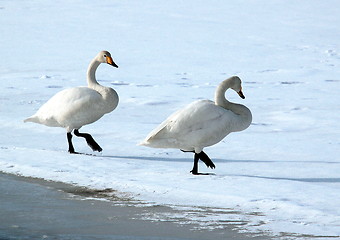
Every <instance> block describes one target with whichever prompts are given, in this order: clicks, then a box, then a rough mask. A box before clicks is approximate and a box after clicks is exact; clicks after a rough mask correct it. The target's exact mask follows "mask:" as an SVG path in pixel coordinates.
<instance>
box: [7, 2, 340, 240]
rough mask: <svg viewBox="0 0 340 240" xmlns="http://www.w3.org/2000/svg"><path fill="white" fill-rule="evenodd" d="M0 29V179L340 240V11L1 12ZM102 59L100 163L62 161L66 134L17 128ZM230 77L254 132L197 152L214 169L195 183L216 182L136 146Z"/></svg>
mask: <svg viewBox="0 0 340 240" xmlns="http://www.w3.org/2000/svg"><path fill="white" fill-rule="evenodd" d="M0 23H1V24H0V32H1V37H0V56H1V57H0V89H1V95H0V151H1V155H0V171H3V172H8V173H15V174H19V175H24V176H34V177H40V178H44V179H48V180H55V181H63V182H68V183H74V184H78V185H82V186H88V187H91V188H112V189H116V190H119V191H121V192H123V193H128V194H130V195H131V196H133V197H134V198H136V199H140V200H145V201H147V202H153V203H156V204H166V205H171V206H176V207H189V208H190V207H192V208H195V207H209V208H211V209H220V211H219V212H218V213H217V214H211V213H210V214H206V215H205V216H204V218H205V219H206V221H207V222H209V220H211V221H215V220H216V219H218V220H220V221H227V220H230V218H232V220H242V221H246V223H247V224H246V225H244V226H243V228H244V230H246V231H251V232H258V231H269V232H270V233H271V234H273V235H276V236H286V235H289V236H293V238H294V237H296V238H299V239H302V238H306V239H309V238H310V237H313V236H319V237H320V238H318V239H328V238H337V237H340V204H339V197H340V157H339V156H340V138H339V134H340V128H339V121H340V104H339V102H340V94H339V90H340V43H339V39H340V30H339V26H340V3H339V2H338V1H336V0H329V1H316V0H315V1H314V0H313V1H307V0H301V1H293V0H285V1H284V0H277V1H264V0H263V1H262V0H255V1H242V0H238V1H218V0H213V1H193V0H188V1H180V0H174V1H167V2H164V1H154V0H148V1H109V0H104V1H99V2H98V1H97V2H89V1H83V0H77V1H72V2H69V1H65V0H62V1H42V0H36V1H18V0H5V1H1V2H0ZM104 49H105V50H109V51H110V52H111V54H112V56H113V59H114V60H115V62H116V63H117V65H118V66H119V68H118V69H115V68H112V67H110V66H108V65H105V66H103V65H102V66H100V67H99V69H98V71H97V79H99V80H101V81H100V82H101V83H102V84H103V85H106V86H112V87H113V88H115V89H116V90H117V92H118V94H119V96H120V100H121V101H120V104H119V105H118V108H117V109H116V110H115V111H114V112H112V113H110V114H109V115H106V116H104V117H103V118H102V119H101V120H99V121H98V122H96V123H94V124H92V125H89V126H85V127H83V128H82V131H83V132H89V133H91V134H92V135H93V137H94V138H95V139H96V141H97V142H98V143H99V144H100V145H101V147H102V148H103V149H104V151H103V152H102V153H100V154H95V155H96V156H86V155H69V154H68V153H67V141H66V133H65V131H64V130H63V129H59V128H48V127H45V126H42V125H37V124H29V123H26V124H24V123H23V121H22V120H23V119H24V118H26V117H28V116H30V115H32V114H33V113H34V112H35V111H36V110H37V109H38V108H39V107H40V106H41V105H42V104H43V103H44V102H46V101H47V100H48V99H49V98H50V97H51V96H53V95H54V94H55V93H56V92H58V91H60V90H62V89H65V88H68V87H74V86H79V85H85V84H86V82H85V76H86V69H87V66H88V64H89V62H90V61H91V59H92V58H93V57H94V56H95V55H96V54H97V52H99V51H100V50H104ZM232 75H238V76H239V77H240V78H241V79H242V80H243V92H244V94H245V96H246V99H245V100H242V99H240V98H239V97H238V96H237V94H235V93H234V92H230V93H229V92H228V93H227V94H226V95H227V98H229V99H230V100H231V101H234V102H238V103H241V104H244V105H246V106H247V107H249V108H250V109H251V111H252V113H253V124H252V125H251V126H250V127H249V128H248V129H247V130H245V131H243V132H239V133H233V134H231V135H229V136H228V137H227V138H225V139H224V140H223V141H222V142H221V143H219V144H217V145H215V146H213V147H210V148H206V149H205V151H206V153H207V154H208V155H209V156H210V157H211V159H212V160H213V161H214V163H215V165H216V169H215V170H208V169H206V168H205V166H204V164H202V163H201V164H200V165H199V170H200V171H201V172H213V173H215V175H209V176H193V175H191V174H189V171H190V170H191V168H192V164H193V156H192V154H190V153H182V152H180V151H176V150H170V149H169V150H167V149H152V148H145V147H140V146H137V143H138V142H139V141H141V140H142V139H144V137H145V136H146V135H147V134H148V133H149V132H150V131H151V130H152V129H153V128H154V127H155V126H157V125H158V124H159V123H160V122H162V121H163V120H164V119H165V118H166V117H167V116H169V114H171V113H173V112H174V111H175V110H177V109H179V108H181V107H183V106H185V105H187V104H189V103H190V102H192V101H194V100H197V99H213V94H214V91H215V87H216V86H217V85H218V84H219V82H221V81H222V80H224V79H226V78H227V77H230V76H232ZM74 144H75V149H76V150H77V151H80V152H85V153H91V150H90V148H89V147H88V146H87V145H86V143H85V141H84V140H83V139H78V138H74ZM0 200H1V197H0ZM230 209H232V210H235V212H237V214H234V215H233V216H231V215H230V214H221V211H222V212H223V211H228V210H230ZM201 217H202V216H201Z"/></svg>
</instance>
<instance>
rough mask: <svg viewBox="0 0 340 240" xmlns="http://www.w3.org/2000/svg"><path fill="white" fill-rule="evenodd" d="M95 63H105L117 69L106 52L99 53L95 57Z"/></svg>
mask: <svg viewBox="0 0 340 240" xmlns="http://www.w3.org/2000/svg"><path fill="white" fill-rule="evenodd" d="M96 58H97V61H98V62H100V63H107V64H109V65H111V66H113V67H116V68H118V66H117V64H116V63H115V62H114V61H113V59H112V57H111V54H110V53H109V52H108V51H101V52H100V53H98V55H97V57H96Z"/></svg>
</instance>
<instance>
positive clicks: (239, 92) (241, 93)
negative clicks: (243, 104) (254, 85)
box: [237, 89, 246, 99]
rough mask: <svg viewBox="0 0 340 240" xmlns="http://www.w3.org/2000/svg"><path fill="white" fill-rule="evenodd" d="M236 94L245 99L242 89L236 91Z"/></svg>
mask: <svg viewBox="0 0 340 240" xmlns="http://www.w3.org/2000/svg"><path fill="white" fill-rule="evenodd" d="M237 93H238V95H239V96H240V97H241V98H242V99H245V98H246V97H245V96H244V95H243V92H242V89H241V90H240V91H238V92H237Z"/></svg>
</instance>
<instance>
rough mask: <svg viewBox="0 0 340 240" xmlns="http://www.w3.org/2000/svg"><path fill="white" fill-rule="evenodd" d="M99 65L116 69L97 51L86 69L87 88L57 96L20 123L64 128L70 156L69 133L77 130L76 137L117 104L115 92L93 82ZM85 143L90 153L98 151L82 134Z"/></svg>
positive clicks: (103, 52) (95, 144) (76, 88)
mask: <svg viewBox="0 0 340 240" xmlns="http://www.w3.org/2000/svg"><path fill="white" fill-rule="evenodd" d="M101 63H107V64H110V65H112V66H114V67H118V66H117V65H116V64H115V63H114V62H113V60H112V58H111V54H110V53H109V52H107V51H101V52H100V53H98V55H97V56H96V57H95V58H94V59H93V60H92V61H91V63H90V65H89V68H88V71H87V83H88V86H87V87H75V88H69V89H65V90H63V91H60V92H58V93H57V94H55V95H54V96H53V97H52V98H50V99H49V100H48V101H47V102H46V103H45V104H44V105H43V106H41V108H40V109H39V110H38V111H37V112H36V113H35V114H34V115H33V116H31V117H29V118H27V119H25V120H24V122H35V123H39V124H43V125H46V126H49V127H62V128H65V129H66V131H67V134H68V135H67V136H68V140H69V152H71V153H74V148H73V146H72V141H71V140H70V138H72V135H71V132H72V131H73V130H77V131H75V134H76V135H77V134H80V133H79V132H78V130H79V129H80V128H81V127H82V126H84V125H87V124H91V123H93V122H95V121H97V120H98V119H100V118H101V117H102V116H103V115H104V114H106V113H109V112H111V111H113V110H114V109H115V108H116V107H117V105H118V102H119V97H118V94H117V92H116V91H115V90H114V89H112V88H109V87H105V86H102V85H100V84H99V83H98V82H97V80H96V78H95V72H96V70H97V68H98V66H99V65H100V64H101ZM82 137H85V136H82ZM85 139H86V140H87V142H88V144H89V145H90V146H91V147H92V148H93V150H94V151H101V150H102V149H101V148H100V147H99V145H98V144H97V143H96V142H95V141H94V140H93V138H92V137H91V135H89V134H86V137H85Z"/></svg>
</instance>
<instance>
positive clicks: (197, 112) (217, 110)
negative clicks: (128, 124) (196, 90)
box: [142, 100, 229, 145]
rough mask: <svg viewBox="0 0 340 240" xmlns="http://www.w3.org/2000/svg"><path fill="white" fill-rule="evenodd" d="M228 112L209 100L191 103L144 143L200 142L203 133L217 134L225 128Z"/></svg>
mask: <svg viewBox="0 0 340 240" xmlns="http://www.w3.org/2000/svg"><path fill="white" fill-rule="evenodd" d="M228 112H229V111H228V110H226V109H224V108H222V107H219V106H217V105H215V103H214V102H212V101H209V100H200V101H196V102H193V103H191V104H190V105H188V106H187V107H185V108H184V109H181V110H179V111H177V112H175V113H174V114H172V115H171V116H170V117H168V118H167V119H166V120H165V121H164V122H162V123H161V124H160V125H159V126H158V127H157V128H156V129H154V130H153V131H152V132H151V133H150V134H149V135H148V136H147V138H146V139H145V141H144V143H146V144H145V145H147V143H150V142H153V141H159V140H161V139H163V140H164V139H168V141H172V142H175V141H181V140H182V141H185V142H190V141H198V140H202V138H204V135H205V132H216V133H219V132H220V131H222V130H223V128H225V127H227V126H226V125H227V120H228ZM224 132H225V131H224ZM210 135H211V134H210ZM195 138H196V139H195ZM197 138H199V139H197ZM194 139H195V140H194ZM142 144H143V143H142Z"/></svg>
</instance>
